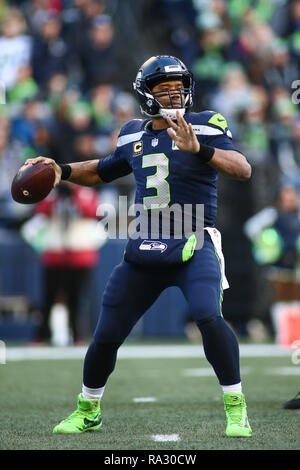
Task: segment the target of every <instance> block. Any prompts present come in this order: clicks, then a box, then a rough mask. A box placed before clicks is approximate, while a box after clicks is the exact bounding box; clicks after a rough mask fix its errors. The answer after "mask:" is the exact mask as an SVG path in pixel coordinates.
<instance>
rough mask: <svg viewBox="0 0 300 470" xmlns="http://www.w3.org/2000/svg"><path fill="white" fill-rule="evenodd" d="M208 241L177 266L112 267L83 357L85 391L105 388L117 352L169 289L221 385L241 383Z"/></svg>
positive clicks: (125, 264) (234, 343) (234, 342)
mask: <svg viewBox="0 0 300 470" xmlns="http://www.w3.org/2000/svg"><path fill="white" fill-rule="evenodd" d="M208 237H209V236H208V234H207V236H205V241H204V245H203V247H202V249H201V250H197V251H196V252H195V254H194V256H193V258H192V259H191V260H189V261H188V262H187V263H184V264H182V265H179V266H177V265H176V266H168V267H164V266H163V267H162V266H159V267H158V268H153V267H146V266H140V265H134V264H132V263H128V262H126V261H123V262H121V264H119V265H118V266H116V267H115V269H114V270H113V272H112V274H111V276H110V279H109V281H108V283H107V286H106V289H105V292H104V295H103V301H102V312H101V315H100V318H99V321H98V324H97V327H96V330H95V333H94V336H93V339H92V342H91V344H90V346H89V348H88V351H87V354H86V357H85V361H84V369H83V383H84V385H85V386H87V387H89V388H100V387H102V386H104V385H105V384H106V382H107V379H108V377H109V375H110V374H111V372H112V371H113V370H114V367H115V363H116V358H117V351H118V348H119V347H120V345H121V344H122V343H123V341H124V340H125V339H126V338H127V336H128V335H129V333H130V331H131V330H132V328H133V327H134V325H135V324H136V322H137V321H138V320H139V319H140V318H141V316H142V315H143V314H144V313H145V312H146V310H147V309H148V308H149V307H150V306H151V305H152V304H153V303H154V301H155V300H156V299H157V298H158V297H159V295H160V294H161V292H162V291H163V290H164V289H166V288H167V287H170V286H177V287H179V288H180V289H181V290H182V292H183V294H184V296H185V298H186V300H187V302H188V304H189V310H190V312H191V314H192V316H193V318H194V320H195V323H196V324H197V325H198V328H199V329H200V331H201V334H202V339H203V347H204V352H205V356H206V358H207V360H208V361H209V362H210V364H211V365H212V367H213V369H214V371H215V373H216V375H217V378H218V380H219V382H220V384H221V385H232V384H236V383H238V382H240V380H241V379H240V371H239V369H240V367H239V347H238V342H237V339H236V337H235V335H234V333H233V331H232V330H231V328H230V327H229V326H228V325H227V323H226V322H225V320H224V319H223V317H222V313H221V302H222V294H223V292H222V287H221V271H220V264H219V260H218V258H217V256H216V253H215V249H214V246H213V243H212V242H211V240H210V238H208Z"/></svg>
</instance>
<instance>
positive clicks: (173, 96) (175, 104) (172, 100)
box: [150, 86, 191, 120]
mask: <svg viewBox="0 0 300 470" xmlns="http://www.w3.org/2000/svg"><path fill="white" fill-rule="evenodd" d="M150 94H152V96H153V98H154V100H155V101H156V102H157V103H158V106H159V111H158V115H157V117H163V118H166V117H169V118H171V119H173V120H174V119H176V118H177V117H176V114H177V111H179V113H180V115H181V116H183V115H184V114H185V112H186V108H187V103H188V101H189V100H190V98H191V97H190V89H189V88H184V86H182V87H180V88H173V89H171V90H170V89H165V90H161V91H156V92H153V91H151V92H150ZM165 97H168V100H166V102H167V101H168V102H169V104H167V105H166V104H165V103H164V104H162V103H161V98H165ZM153 117H154V116H153Z"/></svg>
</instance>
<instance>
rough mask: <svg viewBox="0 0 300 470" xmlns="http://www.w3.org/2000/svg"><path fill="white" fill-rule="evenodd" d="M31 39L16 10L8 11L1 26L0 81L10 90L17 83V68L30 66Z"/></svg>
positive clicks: (22, 19) (24, 23) (23, 20)
mask: <svg viewBox="0 0 300 470" xmlns="http://www.w3.org/2000/svg"><path fill="white" fill-rule="evenodd" d="M31 49H32V38H31V37H30V36H29V35H27V34H26V22H25V19H24V16H23V15H22V13H21V11H20V10H18V9H17V8H11V9H8V12H7V14H6V16H5V18H4V20H3V23H2V25H1V36H0V80H1V82H2V83H4V84H5V87H6V90H10V89H11V88H12V87H13V86H14V85H15V84H16V82H17V78H18V71H19V68H20V67H21V66H23V65H29V64H30V57H31Z"/></svg>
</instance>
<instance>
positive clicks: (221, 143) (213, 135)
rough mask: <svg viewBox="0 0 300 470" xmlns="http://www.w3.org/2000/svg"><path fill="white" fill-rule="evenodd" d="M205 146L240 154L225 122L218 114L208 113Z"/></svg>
mask: <svg viewBox="0 0 300 470" xmlns="http://www.w3.org/2000/svg"><path fill="white" fill-rule="evenodd" d="M206 126H207V128H206V132H205V134H206V138H205V144H206V145H210V146H211V147H215V148H218V149H222V150H234V151H236V152H239V153H241V152H240V151H239V150H238V149H237V148H236V147H235V145H234V144H233V142H232V134H231V131H230V129H229V128H228V124H227V120H226V119H225V117H224V116H223V115H222V114H220V113H215V112H213V111H210V112H209V113H208V118H207V123H206Z"/></svg>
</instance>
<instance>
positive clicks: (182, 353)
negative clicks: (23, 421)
mask: <svg viewBox="0 0 300 470" xmlns="http://www.w3.org/2000/svg"><path fill="white" fill-rule="evenodd" d="M86 351H87V346H68V347H58V346H56V347H51V346H50V347H44V346H34V347H32V346H25V347H6V351H5V354H6V362H10V361H24V360H43V359H83V358H84V356H85V353H86ZM292 351H293V350H292V349H291V348H289V349H286V348H281V347H280V346H279V345H275V344H274V345H273V344H251V345H250V344H247V345H240V355H241V357H282V356H290V355H291V353H292ZM185 357H204V351H203V347H202V346H198V345H163V344H162V345H145V346H144V345H140V346H135V345H123V346H122V347H121V348H120V350H119V352H118V358H119V359H131V358H135V359H147V358H149V359H154V358H185Z"/></svg>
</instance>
